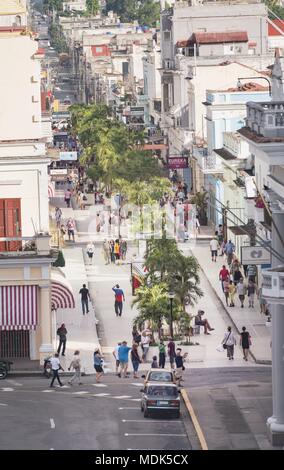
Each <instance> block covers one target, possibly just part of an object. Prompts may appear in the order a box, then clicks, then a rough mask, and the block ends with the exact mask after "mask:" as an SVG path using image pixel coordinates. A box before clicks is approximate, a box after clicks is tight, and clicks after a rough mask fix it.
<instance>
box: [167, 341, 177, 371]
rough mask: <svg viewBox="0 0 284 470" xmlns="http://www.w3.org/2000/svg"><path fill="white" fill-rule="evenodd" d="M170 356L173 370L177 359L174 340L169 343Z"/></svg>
mask: <svg viewBox="0 0 284 470" xmlns="http://www.w3.org/2000/svg"><path fill="white" fill-rule="evenodd" d="M168 356H169V359H170V365H171V369H174V368H175V357H176V346H175V343H174V341H173V338H170V341H169V342H168Z"/></svg>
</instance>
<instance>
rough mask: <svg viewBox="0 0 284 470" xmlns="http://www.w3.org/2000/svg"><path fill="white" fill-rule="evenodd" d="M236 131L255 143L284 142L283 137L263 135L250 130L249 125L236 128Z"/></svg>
mask: <svg viewBox="0 0 284 470" xmlns="http://www.w3.org/2000/svg"><path fill="white" fill-rule="evenodd" d="M238 132H239V133H240V134H241V135H243V136H244V137H246V138H247V139H249V140H252V141H253V142H256V143H257V144H269V143H273V142H275V143H278V142H284V137H264V136H263V135H260V134H257V133H256V132H255V131H252V130H251V129H250V128H249V127H247V126H245V127H242V128H241V129H239V130H238Z"/></svg>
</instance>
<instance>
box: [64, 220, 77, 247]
mask: <svg viewBox="0 0 284 470" xmlns="http://www.w3.org/2000/svg"><path fill="white" fill-rule="evenodd" d="M66 225H67V230H68V240H69V242H70V238H71V237H72V240H73V242H75V221H74V219H72V217H69V219H68V220H67V224H66Z"/></svg>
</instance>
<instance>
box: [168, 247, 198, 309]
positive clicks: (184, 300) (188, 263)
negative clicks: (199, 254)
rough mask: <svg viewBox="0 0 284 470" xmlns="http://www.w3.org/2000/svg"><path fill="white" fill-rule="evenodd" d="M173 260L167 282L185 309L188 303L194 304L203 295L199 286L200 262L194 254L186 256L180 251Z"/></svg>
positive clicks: (169, 267)
mask: <svg viewBox="0 0 284 470" xmlns="http://www.w3.org/2000/svg"><path fill="white" fill-rule="evenodd" d="M173 261H174V262H173V263H172V264H169V265H168V271H167V274H166V282H167V283H168V285H169V287H170V290H172V291H173V292H175V294H176V297H177V299H178V300H179V302H180V304H181V305H182V307H183V310H184V311H185V310H186V306H187V305H191V306H193V305H194V304H195V303H196V302H197V299H198V298H199V297H202V296H203V292H202V290H201V289H200V287H199V283H200V278H199V275H198V270H199V264H198V262H197V260H196V258H195V257H194V256H184V255H183V254H182V253H180V252H178V253H177V254H176V255H175V257H174V260H173Z"/></svg>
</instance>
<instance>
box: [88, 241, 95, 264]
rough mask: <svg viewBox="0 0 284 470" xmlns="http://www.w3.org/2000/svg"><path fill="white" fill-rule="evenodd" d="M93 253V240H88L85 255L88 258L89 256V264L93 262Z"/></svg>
mask: <svg viewBox="0 0 284 470" xmlns="http://www.w3.org/2000/svg"><path fill="white" fill-rule="evenodd" d="M94 253H95V246H94V244H93V242H90V243H88V245H87V255H88V258H89V264H92V263H93V256H94Z"/></svg>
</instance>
